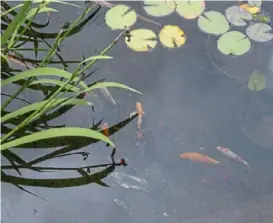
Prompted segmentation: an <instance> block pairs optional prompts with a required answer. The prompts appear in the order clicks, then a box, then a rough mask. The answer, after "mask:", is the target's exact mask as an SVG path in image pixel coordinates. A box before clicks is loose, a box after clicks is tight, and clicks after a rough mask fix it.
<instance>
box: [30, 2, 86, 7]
mask: <svg viewBox="0 0 273 223" xmlns="http://www.w3.org/2000/svg"><path fill="white" fill-rule="evenodd" d="M43 1H44V0H34V1H33V2H35V3H42V2H43ZM46 2H47V3H50V2H54V3H60V4H63V5H70V6H74V7H77V8H81V7H80V6H78V5H75V4H72V3H68V2H64V1H61V0H46Z"/></svg>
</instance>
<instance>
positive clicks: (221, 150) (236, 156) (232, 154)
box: [216, 146, 249, 167]
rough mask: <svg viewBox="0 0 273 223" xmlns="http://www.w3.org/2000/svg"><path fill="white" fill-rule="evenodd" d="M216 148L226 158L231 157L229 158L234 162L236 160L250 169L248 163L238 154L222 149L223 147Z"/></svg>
mask: <svg viewBox="0 0 273 223" xmlns="http://www.w3.org/2000/svg"><path fill="white" fill-rule="evenodd" d="M216 148H217V150H218V151H219V152H220V153H222V154H223V155H225V156H227V157H229V158H231V159H233V160H236V161H238V162H240V163H242V164H244V165H245V166H247V167H249V165H248V163H247V162H246V161H245V160H244V159H242V158H241V157H240V156H238V155H237V154H236V153H234V152H232V151H231V150H229V149H228V148H225V147H222V146H217V147H216Z"/></svg>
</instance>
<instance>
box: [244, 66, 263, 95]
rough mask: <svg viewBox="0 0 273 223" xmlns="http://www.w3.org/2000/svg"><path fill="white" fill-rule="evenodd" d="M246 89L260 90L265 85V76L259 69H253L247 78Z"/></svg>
mask: <svg viewBox="0 0 273 223" xmlns="http://www.w3.org/2000/svg"><path fill="white" fill-rule="evenodd" d="M247 86H248V89H249V90H252V91H261V90H263V89H265V87H266V77H265V75H264V74H263V73H262V72H260V71H254V72H253V73H252V74H251V75H250V77H249V79H248V85H247Z"/></svg>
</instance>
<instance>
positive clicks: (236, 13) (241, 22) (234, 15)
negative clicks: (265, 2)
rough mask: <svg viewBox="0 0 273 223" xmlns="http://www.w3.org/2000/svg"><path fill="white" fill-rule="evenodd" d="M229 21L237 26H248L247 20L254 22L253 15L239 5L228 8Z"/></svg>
mask: <svg viewBox="0 0 273 223" xmlns="http://www.w3.org/2000/svg"><path fill="white" fill-rule="evenodd" d="M225 14H226V18H227V20H228V21H229V22H230V23H231V24H233V25H235V26H245V25H247V23H246V21H245V20H252V19H253V18H252V14H251V13H250V12H249V11H247V10H245V9H243V8H240V7H239V6H237V5H234V6H231V7H228V8H227V9H226V11H225Z"/></svg>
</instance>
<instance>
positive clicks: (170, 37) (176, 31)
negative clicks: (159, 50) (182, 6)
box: [158, 25, 186, 48]
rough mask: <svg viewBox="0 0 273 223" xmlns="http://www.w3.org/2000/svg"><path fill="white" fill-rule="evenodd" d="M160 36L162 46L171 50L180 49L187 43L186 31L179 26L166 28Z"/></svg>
mask: <svg viewBox="0 0 273 223" xmlns="http://www.w3.org/2000/svg"><path fill="white" fill-rule="evenodd" d="M158 36H159V39H160V42H161V43H162V45H163V46H166V47H169V48H178V47H180V46H182V45H184V43H185V42H186V36H185V34H184V31H183V30H182V29H180V28H179V27H178V26H172V25H167V26H164V27H163V29H162V30H161V31H160V33H159V35H158Z"/></svg>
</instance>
